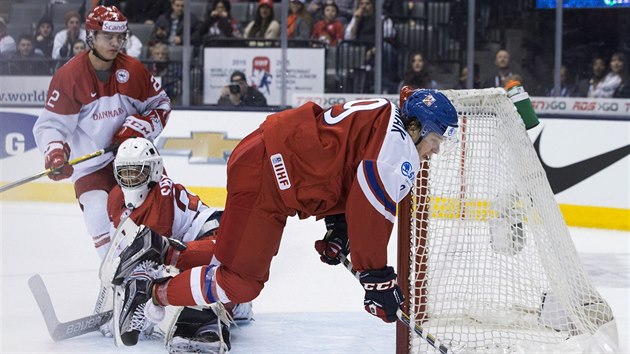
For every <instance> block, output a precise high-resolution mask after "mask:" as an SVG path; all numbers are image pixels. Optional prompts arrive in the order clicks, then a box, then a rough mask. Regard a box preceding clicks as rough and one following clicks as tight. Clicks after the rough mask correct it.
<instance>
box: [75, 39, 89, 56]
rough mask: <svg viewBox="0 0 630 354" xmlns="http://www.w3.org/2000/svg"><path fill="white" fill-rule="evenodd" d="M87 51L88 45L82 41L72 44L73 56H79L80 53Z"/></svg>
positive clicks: (78, 40)
mask: <svg viewBox="0 0 630 354" xmlns="http://www.w3.org/2000/svg"><path fill="white" fill-rule="evenodd" d="M85 51H87V45H86V44H85V42H84V41H83V40H82V39H77V40H75V41H74V43H72V56H73V57H74V56H77V55H78V54H80V53H83V52H85Z"/></svg>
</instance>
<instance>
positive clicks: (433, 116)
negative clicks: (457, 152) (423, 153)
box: [401, 89, 458, 138]
mask: <svg viewBox="0 0 630 354" xmlns="http://www.w3.org/2000/svg"><path fill="white" fill-rule="evenodd" d="M405 93H408V92H404V93H403V95H404V94H405ZM401 101H403V103H402V118H403V121H404V122H405V125H406V124H407V123H408V122H409V121H410V120H411V119H416V120H417V121H418V122H419V123H420V129H421V130H420V137H421V138H424V137H426V136H427V135H428V134H429V133H436V134H437V135H439V136H442V137H444V138H450V137H452V136H454V135H455V132H456V131H457V127H458V125H457V110H456V109H455V107H454V106H453V104H452V103H451V101H450V100H449V99H448V97H446V95H444V94H443V93H442V92H439V91H437V90H428V89H419V90H414V91H412V92H411V93H410V94H409V96H407V97H406V98H405V97H402V99H401Z"/></svg>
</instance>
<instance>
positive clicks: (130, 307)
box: [116, 260, 163, 346]
mask: <svg viewBox="0 0 630 354" xmlns="http://www.w3.org/2000/svg"><path fill="white" fill-rule="evenodd" d="M162 273H163V266H162V265H158V264H157V263H155V262H154V261H151V260H146V261H144V262H142V263H140V264H139V265H138V266H136V267H135V268H134V270H133V271H132V272H131V273H130V274H129V276H128V277H127V279H126V280H125V283H124V284H123V287H124V289H125V294H124V300H123V303H122V306H121V310H120V317H119V318H120V322H119V323H118V324H116V325H118V326H119V328H120V338H121V340H122V342H123V343H124V344H125V345H127V346H131V345H136V343H138V337H139V335H140V332H141V331H145V330H147V329H148V328H149V327H151V326H153V325H155V323H153V322H151V321H150V320H149V319H147V309H146V307H147V306H151V305H148V304H147V303H148V302H151V301H152V299H151V293H152V292H151V289H152V287H153V283H154V281H156V279H159V278H160V276H161V275H162ZM155 312H157V311H155V310H154V311H153V313H155ZM152 317H153V316H152ZM156 317H157V316H156Z"/></svg>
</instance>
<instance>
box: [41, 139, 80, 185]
mask: <svg viewBox="0 0 630 354" xmlns="http://www.w3.org/2000/svg"><path fill="white" fill-rule="evenodd" d="M69 158H70V146H68V143H64V142H62V141H51V142H50V143H49V144H48V147H46V152H45V153H44V167H45V168H46V169H49V168H52V169H55V171H54V172H51V173H49V174H48V178H50V179H52V180H53V181H60V180H62V179H65V178H68V177H70V176H72V172H74V167H72V165H70V164H68V159H69Z"/></svg>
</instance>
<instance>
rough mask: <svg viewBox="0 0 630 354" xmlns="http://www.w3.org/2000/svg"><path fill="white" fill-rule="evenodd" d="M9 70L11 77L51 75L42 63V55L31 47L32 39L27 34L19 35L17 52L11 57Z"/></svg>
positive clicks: (44, 63)
mask: <svg viewBox="0 0 630 354" xmlns="http://www.w3.org/2000/svg"><path fill="white" fill-rule="evenodd" d="M38 59H39V60H38ZM9 68H10V73H11V75H47V74H48V75H49V74H50V73H51V72H50V68H49V66H48V65H47V63H46V62H45V61H44V54H43V53H42V52H41V50H39V49H35V48H34V47H33V38H32V37H31V36H30V35H28V34H23V35H20V37H19V38H18V43H17V51H16V52H15V53H13V55H11V61H10V62H9Z"/></svg>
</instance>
